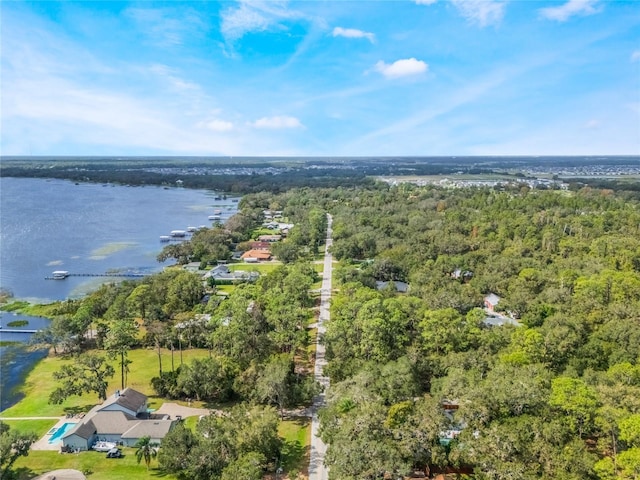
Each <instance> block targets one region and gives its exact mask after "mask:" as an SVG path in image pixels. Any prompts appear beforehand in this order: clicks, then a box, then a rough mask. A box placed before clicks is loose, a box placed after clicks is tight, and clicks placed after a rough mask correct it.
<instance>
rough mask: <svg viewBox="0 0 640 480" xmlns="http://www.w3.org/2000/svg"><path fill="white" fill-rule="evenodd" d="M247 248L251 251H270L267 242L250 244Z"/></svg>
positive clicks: (269, 245)
mask: <svg viewBox="0 0 640 480" xmlns="http://www.w3.org/2000/svg"><path fill="white" fill-rule="evenodd" d="M249 246H250V247H251V250H267V251H269V250H271V244H270V243H269V242H251V243H250V244H249Z"/></svg>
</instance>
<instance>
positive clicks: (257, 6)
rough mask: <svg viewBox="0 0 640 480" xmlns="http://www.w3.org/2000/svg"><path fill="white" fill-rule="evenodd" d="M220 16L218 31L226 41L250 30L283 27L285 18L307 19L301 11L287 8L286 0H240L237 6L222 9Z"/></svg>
mask: <svg viewBox="0 0 640 480" xmlns="http://www.w3.org/2000/svg"><path fill="white" fill-rule="evenodd" d="M220 17H221V24H220V32H221V33H222V36H223V37H224V38H225V40H226V41H227V42H233V41H235V40H239V39H240V38H242V37H243V36H244V35H245V34H247V33H250V32H264V31H267V30H270V29H272V28H276V27H279V28H285V27H284V26H283V25H282V22H284V21H287V20H301V19H307V17H306V16H305V15H304V14H303V13H301V12H299V11H296V10H290V9H288V8H287V2H286V1H282V0H270V1H265V0H259V1H258V0H254V1H249V0H240V2H239V5H238V6H237V7H230V8H227V9H226V10H223V11H222V12H221V13H220Z"/></svg>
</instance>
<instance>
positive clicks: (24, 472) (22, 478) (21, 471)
mask: <svg viewBox="0 0 640 480" xmlns="http://www.w3.org/2000/svg"><path fill="white" fill-rule="evenodd" d="M13 473H14V474H15V477H14V478H16V479H17V480H29V479H30V478H35V477H37V476H38V473H36V472H34V471H33V470H31V469H30V468H29V467H20V468H14V469H13ZM9 478H12V477H11V475H9Z"/></svg>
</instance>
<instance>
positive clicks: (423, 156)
mask: <svg viewBox="0 0 640 480" xmlns="http://www.w3.org/2000/svg"><path fill="white" fill-rule="evenodd" d="M559 157H561V158H592V159H596V158H603V159H608V158H637V159H638V161H640V154H585V155H580V154H577V155H570V154H565V155H561V154H546V155H490V154H486V155H180V154H172V155H93V154H87V155H83V154H77V155H46V154H43V155H1V154H0V160H2V159H14V158H15V159H23V158H37V159H56V158H77V159H82V158H105V159H107V158H178V159H181V158H183V159H189V158H193V159H197V158H221V159H225V158H226V159H230V158H258V159H279V158H284V159H296V158H299V159H305V158H308V159H341V158H342V159H360V158H361V159H372V158H377V159H381V160H382V159H393V158H416V159H419V158H425V159H429V158H559Z"/></svg>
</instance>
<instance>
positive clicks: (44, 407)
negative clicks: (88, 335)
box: [0, 349, 209, 417]
mask: <svg viewBox="0 0 640 480" xmlns="http://www.w3.org/2000/svg"><path fill="white" fill-rule="evenodd" d="M98 353H100V354H103V353H104V352H101V351H100V352H98ZM208 355H209V352H208V351H207V350H204V349H192V350H184V351H183V352H182V359H183V362H185V363H190V362H191V360H192V359H194V358H204V357H206V356H208ZM173 357H174V360H173V362H174V366H175V367H176V368H177V367H178V366H179V365H180V352H179V351H175V352H174V355H173ZM129 360H131V361H132V363H131V365H130V366H129V370H130V372H129V374H128V379H127V386H128V387H131V388H134V389H136V390H139V391H141V392H142V393H144V394H146V395H152V394H153V389H152V388H151V378H153V377H154V376H157V375H158V356H157V354H156V351H155V350H146V349H137V350H131V351H130V352H129ZM68 362H69V360H67V359H63V358H62V357H53V356H50V357H46V358H44V359H43V360H42V361H40V362H38V363H37V364H36V366H35V367H34V368H33V370H31V372H29V374H28V375H27V378H26V379H25V381H24V382H23V384H22V385H21V387H20V389H19V390H20V392H21V393H23V394H24V395H25V396H24V398H23V399H22V400H21V401H20V402H18V403H17V404H16V405H14V406H13V407H10V408H8V409H6V410H4V411H3V412H2V413H0V416H2V417H51V416H61V415H64V414H65V412H86V411H88V410H90V409H91V408H92V407H93V406H94V405H97V404H98V403H100V399H99V398H98V396H97V395H96V394H85V395H83V396H82V397H77V396H74V397H70V398H68V399H67V400H66V401H65V402H64V403H62V404H61V405H50V404H49V403H48V398H49V394H50V393H51V392H52V391H53V390H54V389H55V388H56V385H57V384H56V381H55V380H54V378H53V372H55V371H57V370H59V369H60V367H61V366H62V365H64V364H65V363H68ZM112 365H113V366H114V368H115V370H116V375H114V377H113V378H112V379H111V381H110V382H109V388H108V389H107V394H111V393H113V392H114V391H115V390H116V389H118V388H120V387H121V385H120V375H119V372H120V368H119V365H118V363H117V361H116V360H114V361H112ZM162 367H163V369H164V370H170V369H171V351H170V350H166V349H163V350H162ZM161 403H162V402H161V401H160V400H159V399H157V398H155V397H151V396H150V398H149V406H150V407H151V408H158V407H160V404H161Z"/></svg>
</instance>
